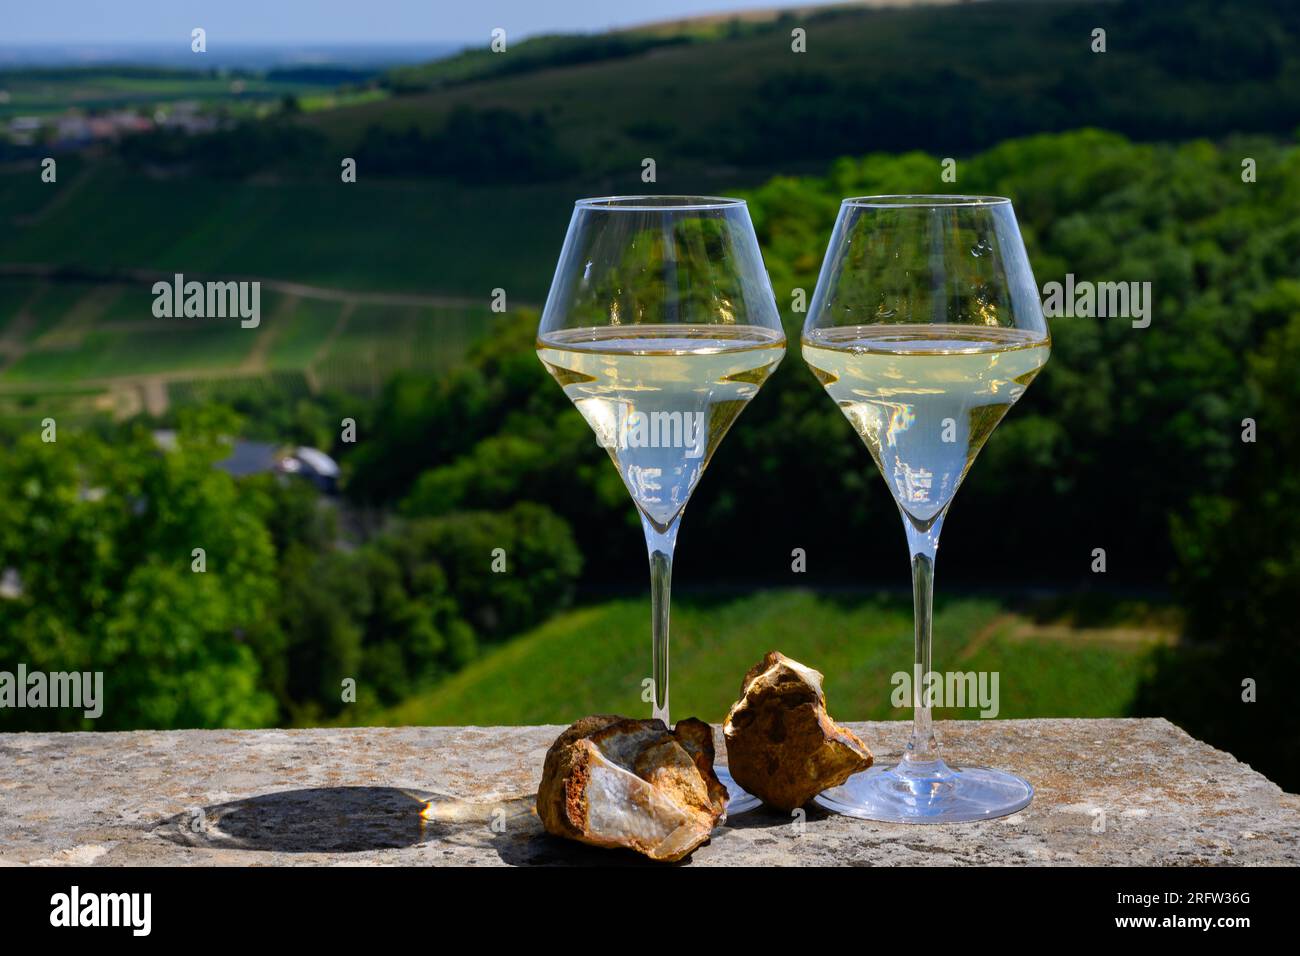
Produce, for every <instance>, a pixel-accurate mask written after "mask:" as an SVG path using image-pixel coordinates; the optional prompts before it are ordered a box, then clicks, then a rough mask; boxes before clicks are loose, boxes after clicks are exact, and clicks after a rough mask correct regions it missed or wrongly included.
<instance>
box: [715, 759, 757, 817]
mask: <svg viewBox="0 0 1300 956" xmlns="http://www.w3.org/2000/svg"><path fill="white" fill-rule="evenodd" d="M713 772H714V773H715V774H717V776H718V780H720V781H721V782H722V785H723V786H724V787H726V788H727V816H729V817H734V816H735V815H736V814H738V813H747V812H749V811H750V810H753V809H754V808H755V807H756V806H758V805H759V804H760V803H762V802H763V801H762V800H760V799H758V797H756V796H754V795H753V794H752V793H748V792H746V791H745V790H743V789H742V788H741V786H740V784H738V783H736V781H734V780H732V779H731V773H730V772H729V771H728V770H727V768H726V767H722V766H719V765H718V764H714V765H713Z"/></svg>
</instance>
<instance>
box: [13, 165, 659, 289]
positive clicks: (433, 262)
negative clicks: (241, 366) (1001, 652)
mask: <svg viewBox="0 0 1300 956" xmlns="http://www.w3.org/2000/svg"><path fill="white" fill-rule="evenodd" d="M320 162H321V167H320V169H318V170H315V171H313V170H305V171H304V175H308V174H311V173H313V172H315V173H320V172H321V171H325V170H332V171H334V176H333V178H332V179H325V180H323V181H322V180H321V179H319V178H316V179H310V180H309V179H304V180H303V181H292V182H286V181H279V182H260V181H237V180H220V181H207V180H195V179H150V178H148V177H146V176H141V175H139V174H136V173H133V172H132V171H131V170H129V169H126V168H124V167H123V166H121V165H120V164H116V163H113V162H105V163H101V164H99V165H96V166H95V167H94V168H92V169H90V170H88V171H87V172H86V174H85V176H84V177H83V178H80V179H78V178H75V177H72V176H66V177H65V176H62V175H61V176H60V179H59V182H58V183H55V184H42V183H41V182H40V178H39V174H38V172H37V171H36V166H35V164H34V163H33V164H32V166H31V169H9V170H8V171H0V221H6V220H9V221H12V220H13V219H14V218H15V217H29V219H28V220H25V221H26V224H25V225H23V226H20V227H18V228H16V229H10V230H5V231H0V262H11V263H23V264H57V265H67V266H73V267H81V268H88V269H96V270H113V269H138V268H149V269H156V270H158V271H160V272H182V273H208V274H212V275H244V276H263V277H267V278H271V277H274V278H279V279H291V280H294V281H299V282H309V283H313V284H320V285H324V286H329V287H332V288H346V289H352V290H358V291H385V292H388V291H403V292H436V293H441V294H449V295H457V296H464V297H467V298H481V299H482V300H483V301H487V299H488V298H489V297H490V296H491V294H492V290H493V289H495V288H504V289H505V290H506V292H507V294H508V295H509V296H510V299H511V302H512V303H515V302H518V303H524V302H530V301H531V302H537V301H540V298H541V297H542V296H543V295H544V294H545V292H546V288H547V286H548V284H549V283H550V279H551V274H552V273H553V272H554V270H555V258H556V255H557V254H558V250H559V247H560V243H561V241H562V240H563V239H564V230H565V226H566V225H567V223H568V217H569V214H570V213H571V212H572V209H573V200H574V199H575V198H577V197H578V196H580V195H583V194H584V193H585V191H586V190H587V189H592V190H596V191H600V190H602V189H605V188H608V187H613V186H615V185H616V184H613V183H608V184H605V183H591V184H587V186H586V187H585V188H584V187H581V186H571V187H568V186H566V187H563V188H559V189H557V187H556V186H555V185H554V184H545V185H537V186H529V185H522V186H503V187H486V186H484V187H476V188H471V187H464V186H460V185H458V184H456V183H452V182H439V181H407V180H379V179H375V178H372V177H367V176H365V175H364V171H362V174H361V175H360V176H359V179H358V181H357V182H356V183H349V184H343V183H341V182H339V181H338V177H337V170H338V168H339V157H338V156H337V155H333V154H331V155H325V156H322V157H321V159H320ZM636 182H637V179H636V175H635V173H634V172H629V174H628V176H627V178H626V181H625V182H623V183H621V184H617V185H619V186H620V187H621V188H622V189H623V190H624V191H627V190H631V189H635V188H636V185H635V184H636ZM65 190H67V191H69V193H70V194H71V195H70V198H68V199H67V200H66V201H61V200H60V198H59V196H60V193H61V192H62V191H65Z"/></svg>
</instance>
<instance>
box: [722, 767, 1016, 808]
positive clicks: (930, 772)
mask: <svg viewBox="0 0 1300 956" xmlns="http://www.w3.org/2000/svg"><path fill="white" fill-rule="evenodd" d="M1033 796H1034V788H1033V787H1032V786H1030V785H1029V783H1028V782H1027V781H1025V780H1021V779H1020V778H1019V777H1017V776H1015V775H1014V774H1010V773H1004V772H1003V771H1001V770H990V769H989V768H987V767H962V768H961V769H955V768H953V767H949V766H948V765H947V764H946V763H944V762H943V761H942V760H933V761H927V762H925V763H911V764H909V763H906V762H904V763H899V764H898V765H897V766H894V767H872V768H871V769H870V770H864V771H863V772H862V773H858V774H854V775H853V776H852V777H849V779H848V780H846V781H844V783H842V784H841V785H840V786H838V787H832V788H831V789H829V790H826V791H824V792H822V793H821V794H820V795H819V796H817V797H816V798H815V800H816V802H817V803H818V804H819V805H820V806H823V807H825V808H826V809H827V810H830V811H832V812H834V813H843V814H846V815H848V816H851V817H862V818H863V819H865V820H882V821H884V822H886V823H965V822H967V821H969V820H991V819H993V818H994V817H1003V816H1006V815H1007V814H1008V813H1015V812H1016V811H1017V810H1020V809H1022V808H1024V807H1025V806H1027V805H1028V804H1029V801H1030V800H1031V799H1033ZM728 809H730V808H728Z"/></svg>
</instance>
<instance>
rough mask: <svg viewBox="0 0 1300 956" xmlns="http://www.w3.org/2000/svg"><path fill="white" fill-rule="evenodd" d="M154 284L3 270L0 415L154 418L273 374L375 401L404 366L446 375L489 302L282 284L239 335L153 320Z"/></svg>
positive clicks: (223, 328)
mask: <svg viewBox="0 0 1300 956" xmlns="http://www.w3.org/2000/svg"><path fill="white" fill-rule="evenodd" d="M151 289H152V282H150V281H148V280H146V279H137V280H135V281H132V282H129V283H128V282H120V281H90V280H77V279H68V278H62V277H58V276H43V275H37V274H33V275H29V276H23V275H0V419H4V418H13V417H21V418H25V419H29V418H31V416H32V414H33V412H34V411H39V412H40V415H39V416H38V417H43V416H44V415H46V414H54V413H58V414H59V415H61V416H65V417H72V418H82V417H86V416H89V415H93V414H96V413H109V414H114V415H117V416H119V417H125V416H129V415H132V414H135V413H136V412H139V411H149V412H152V413H154V414H159V415H160V414H163V413H164V412H166V410H167V409H168V407H169V406H170V405H172V404H193V403H196V402H204V401H227V402H229V401H234V400H237V399H239V398H241V397H247V396H248V394H249V393H250V391H251V392H254V393H255V392H257V391H260V390H263V389H265V388H268V387H271V380H272V379H275V380H276V381H275V387H277V388H279V389H280V390H281V391H282V392H284V394H285V395H286V396H288V397H292V396H295V395H298V394H305V393H307V392H317V391H338V392H352V393H361V394H367V395H373V394H375V393H377V392H378V390H379V389H380V388H381V387H382V385H383V383H384V382H385V381H387V379H388V378H389V377H390V376H391V375H392V374H393V373H394V372H397V371H399V370H403V369H423V370H430V371H439V370H444V369H447V368H449V367H451V366H452V365H454V364H455V363H457V362H458V361H460V360H461V359H462V358H463V356H464V355H465V352H466V350H467V349H468V348H469V346H470V344H471V343H472V342H474V341H476V340H477V339H478V338H479V337H481V336H482V335H484V334H485V333H486V332H487V331H488V330H489V329H490V327H491V320H492V316H493V314H492V313H491V312H490V310H489V309H488V307H487V299H486V297H485V298H484V300H483V303H482V304H476V303H467V302H458V301H454V300H441V299H427V300H420V299H410V300H402V299H397V300H394V299H391V298H389V297H381V296H374V295H369V296H368V295H365V294H356V293H344V292H336V291H335V290H328V289H320V290H302V291H303V294H298V292H297V291H295V287H278V288H264V289H263V291H262V294H261V300H260V312H261V319H260V322H259V324H258V325H257V326H256V327H255V328H243V327H242V326H241V324H240V321H239V319H236V318H208V319H197V318H189V319H185V318H161V319H160V318H156V317H155V316H154V315H153V311H152V305H153V294H152V291H151ZM307 291H313V292H314V293H315V295H308V294H306V292H307ZM51 402H53V404H51Z"/></svg>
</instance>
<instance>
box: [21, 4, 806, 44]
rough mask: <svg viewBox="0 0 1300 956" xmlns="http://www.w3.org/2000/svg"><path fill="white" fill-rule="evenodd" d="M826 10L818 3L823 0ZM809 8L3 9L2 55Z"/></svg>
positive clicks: (328, 39) (535, 27)
mask: <svg viewBox="0 0 1300 956" xmlns="http://www.w3.org/2000/svg"><path fill="white" fill-rule="evenodd" d="M822 2H825V0H822ZM808 5H810V0H456V2H452V0H4V6H5V11H4V14H3V17H2V18H0V19H2V20H3V23H2V24H0V46H20V45H26V44H57V45H77V44H88V45H115V44H131V45H139V44H155V43H157V44H166V43H173V42H174V43H178V44H184V45H185V46H186V47H188V46H189V42H190V31H191V30H192V29H193V28H194V27H202V28H203V29H204V30H206V31H207V35H208V46H209V49H211V48H212V46H213V45H214V44H216V43H222V42H224V43H240V44H248V43H266V44H326V43H347V44H364V43H426V42H438V43H443V42H454V43H460V42H467V43H473V42H478V41H479V40H482V41H483V42H484V43H486V42H487V38H488V37H489V35H490V34H491V31H492V30H493V29H494V28H496V27H502V28H504V29H505V30H506V35H507V37H508V38H509V37H520V38H522V37H525V36H529V35H532V34H536V33H547V32H556V33H575V32H595V31H601V30H605V29H608V28H610V27H615V26H631V25H634V24H640V23H647V22H653V21H656V20H671V19H675V18H678V17H683V16H695V15H698V14H704V13H720V12H725V11H730V10H748V9H754V8H764V7H775V6H779V7H781V8H783V9H785V8H793V7H799V6H808Z"/></svg>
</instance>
